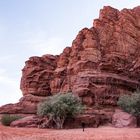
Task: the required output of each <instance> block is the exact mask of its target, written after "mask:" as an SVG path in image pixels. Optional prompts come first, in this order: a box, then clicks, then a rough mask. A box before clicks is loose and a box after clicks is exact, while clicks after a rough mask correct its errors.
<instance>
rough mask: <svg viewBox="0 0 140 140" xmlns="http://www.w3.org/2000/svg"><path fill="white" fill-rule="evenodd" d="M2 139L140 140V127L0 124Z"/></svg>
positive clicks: (0, 138) (0, 139) (0, 137)
mask: <svg viewBox="0 0 140 140" xmlns="http://www.w3.org/2000/svg"><path fill="white" fill-rule="evenodd" d="M0 140H140V128H121V129H120V128H112V127H101V128H86V129H85V132H82V129H65V130H52V129H38V128H11V127H5V126H2V125H0Z"/></svg>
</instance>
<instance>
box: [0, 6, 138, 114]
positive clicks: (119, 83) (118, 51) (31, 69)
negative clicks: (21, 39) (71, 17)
mask: <svg viewBox="0 0 140 140" xmlns="http://www.w3.org/2000/svg"><path fill="white" fill-rule="evenodd" d="M139 54H140V6H138V7H135V8H134V9H123V10H121V11H119V10H117V9H114V8H112V7H110V6H105V7H104V8H103V9H102V10H100V14H99V18H98V19H95V20H94V22H93V27H91V28H90V29H88V28H84V29H82V30H81V31H80V32H79V33H78V35H77V36H76V38H75V40H74V41H73V42H72V46H71V47H66V48H65V49H64V51H63V52H62V53H61V54H60V55H58V56H53V55H44V56H42V57H31V58H30V59H29V60H28V61H26V63H25V67H24V68H23V71H22V78H21V86H20V88H21V90H22V92H23V96H24V97H23V99H24V98H25V100H20V102H19V103H18V104H15V105H12V106H10V105H7V106H4V107H2V108H0V113H4V112H7V113H8V108H9V112H20V111H21V112H23V110H24V112H25V113H28V112H32V113H34V112H35V110H36V104H37V103H38V102H39V101H41V100H43V98H44V97H47V96H50V95H53V94H56V93H58V92H68V91H72V92H73V93H74V94H76V95H78V96H79V97H80V98H81V99H82V101H83V103H85V104H87V105H88V106H91V107H93V106H100V105H101V106H104V107H106V106H112V107H113V106H116V102H117V100H118V98H119V96H120V95H121V94H126V93H132V92H133V91H135V90H136V89H137V88H139V87H140V55H139ZM27 95H28V96H30V95H31V97H33V98H41V99H39V100H38V101H35V102H34V101H32V99H31V100H30V101H28V99H27V100H26V98H27ZM26 106H27V108H26ZM28 106H29V108H28ZM11 108H12V110H13V111H11ZM14 108H15V109H14ZM5 110H7V111H5ZM29 110H30V111H29Z"/></svg>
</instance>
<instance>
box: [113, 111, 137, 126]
mask: <svg viewBox="0 0 140 140" xmlns="http://www.w3.org/2000/svg"><path fill="white" fill-rule="evenodd" d="M112 124H113V126H115V127H119V128H123V127H137V119H136V117H134V116H133V115H131V114H128V113H126V112H124V111H122V110H119V109H117V110H116V111H115V113H114V114H113V117H112Z"/></svg>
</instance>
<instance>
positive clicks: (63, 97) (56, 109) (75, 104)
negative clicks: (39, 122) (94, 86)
mask: <svg viewBox="0 0 140 140" xmlns="http://www.w3.org/2000/svg"><path fill="white" fill-rule="evenodd" d="M83 109H84V106H83V105H82V104H81V101H80V99H79V97H77V96H75V95H73V94H72V93H66V94H56V95H54V96H50V97H48V98H47V99H46V100H45V101H44V102H42V103H40V104H39V105H38V109H37V113H38V115H41V116H44V115H47V116H48V117H49V119H50V120H51V119H52V120H53V121H54V122H55V124H56V126H57V128H59V129H61V128H63V124H64V121H65V119H66V118H67V117H74V116H76V115H78V114H79V113H81V112H82V111H83Z"/></svg>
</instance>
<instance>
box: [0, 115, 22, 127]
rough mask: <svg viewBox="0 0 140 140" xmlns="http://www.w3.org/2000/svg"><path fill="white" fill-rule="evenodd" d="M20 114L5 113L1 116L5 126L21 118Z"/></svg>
mask: <svg viewBox="0 0 140 140" xmlns="http://www.w3.org/2000/svg"><path fill="white" fill-rule="evenodd" d="M20 118H21V117H20V116H16V115H9V114H5V115H3V116H2V118H1V123H2V124H3V125H5V126H10V124H11V122H13V121H15V120H18V119H20Z"/></svg>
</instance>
